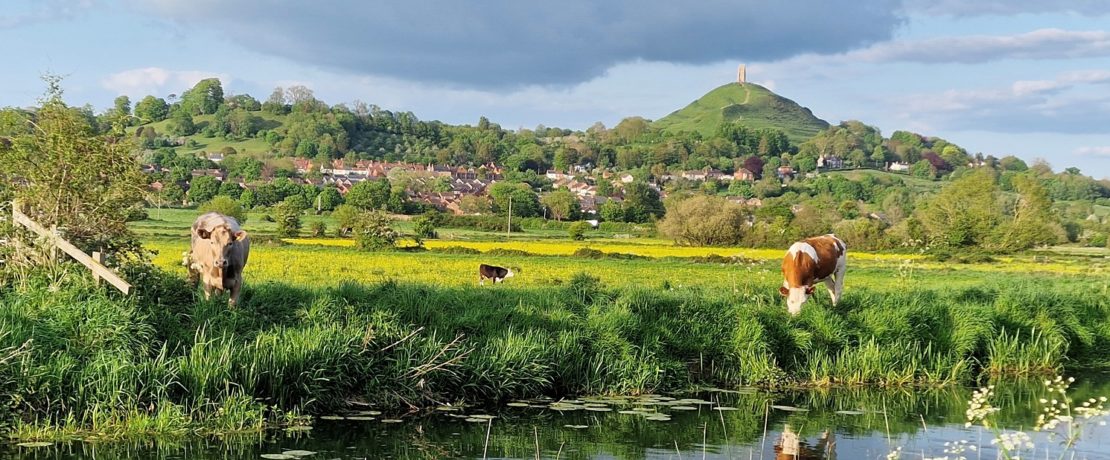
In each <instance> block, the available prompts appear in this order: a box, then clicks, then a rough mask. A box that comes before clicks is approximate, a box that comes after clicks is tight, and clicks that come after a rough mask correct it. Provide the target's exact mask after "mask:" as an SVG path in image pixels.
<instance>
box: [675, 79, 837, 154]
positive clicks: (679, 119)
mask: <svg viewBox="0 0 1110 460" xmlns="http://www.w3.org/2000/svg"><path fill="white" fill-rule="evenodd" d="M737 120H738V121H741V122H742V123H743V124H744V125H745V126H747V127H749V128H754V129H759V128H773V129H780V130H782V131H784V132H785V133H786V135H787V137H789V138H790V140H791V142H794V143H801V142H804V141H805V140H807V139H809V138H811V137H813V136H814V135H816V134H817V133H818V132H819V131H821V130H823V129H825V128H828V127H829V124H828V123H827V122H825V121H823V120H821V119H819V118H817V117H815V116H814V115H813V114H812V113H811V112H810V111H809V110H808V109H806V108H804V107H801V106H799V105H798V104H796V103H795V102H794V101H791V100H789V99H786V98H784V97H782V96H779V95H777V94H775V93H774V92H772V91H770V90H768V89H767V88H764V87H762V86H759V85H757V84H754V83H747V84H744V85H738V84H736V83H728V84H726V85H723V86H719V87H717V88H716V89H714V90H712V91H710V92H708V93H706V94H705V95H704V96H702V97H701V98H699V99H698V100H696V101H694V102H691V103H690V104H689V105H687V106H686V107H684V108H682V109H679V110H676V111H675V112H672V113H671V114H669V115H667V116H665V117H663V118H661V119H659V120H657V121H656V122H655V123H654V124H655V126H658V127H661V128H663V129H665V130H668V131H675V132H677V131H691V132H693V131H696V132H700V133H701V134H703V135H710V134H713V133H714V132H716V129H717V127H718V126H720V124H721V123H723V122H726V121H737Z"/></svg>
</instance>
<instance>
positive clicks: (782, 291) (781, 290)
mask: <svg viewBox="0 0 1110 460" xmlns="http://www.w3.org/2000/svg"><path fill="white" fill-rule="evenodd" d="M779 294H782V295H783V296H784V297H785V296H788V295H790V290H789V289H787V288H786V286H779Z"/></svg>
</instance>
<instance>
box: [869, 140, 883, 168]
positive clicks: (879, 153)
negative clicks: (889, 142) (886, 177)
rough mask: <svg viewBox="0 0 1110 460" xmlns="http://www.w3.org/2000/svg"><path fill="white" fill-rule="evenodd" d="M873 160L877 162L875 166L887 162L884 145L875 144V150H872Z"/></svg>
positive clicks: (880, 165)
mask: <svg viewBox="0 0 1110 460" xmlns="http://www.w3.org/2000/svg"><path fill="white" fill-rule="evenodd" d="M871 161H873V162H875V166H879V167H882V166H883V165H885V164H886V151H885V150H883V146H882V145H876V146H875V150H874V151H873V152H871Z"/></svg>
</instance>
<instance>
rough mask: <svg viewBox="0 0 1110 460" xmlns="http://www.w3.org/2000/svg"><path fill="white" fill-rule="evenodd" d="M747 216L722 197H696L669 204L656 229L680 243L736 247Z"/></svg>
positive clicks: (741, 209) (735, 205)
mask: <svg viewBox="0 0 1110 460" xmlns="http://www.w3.org/2000/svg"><path fill="white" fill-rule="evenodd" d="M747 217H748V216H747V214H746V213H745V211H744V208H742V207H741V206H740V205H738V204H734V203H730V202H729V201H728V200H726V199H724V198H721V197H716V196H703V195H698V196H693V197H690V198H686V199H684V200H680V201H672V202H670V203H668V206H667V214H666V217H665V218H664V219H663V220H662V221H660V222H659V230H660V231H661V232H663V234H664V235H667V236H668V237H670V238H672V239H674V241H675V242H676V243H679V244H690V245H700V246H713V245H731V244H738V243H740V240H741V239H742V238H743V236H744V233H743V232H744V228H746V227H747V223H748V221H747Z"/></svg>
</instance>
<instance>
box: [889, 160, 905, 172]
mask: <svg viewBox="0 0 1110 460" xmlns="http://www.w3.org/2000/svg"><path fill="white" fill-rule="evenodd" d="M886 170H887V171H894V172H905V171H909V170H910V165H909V164H907V163H902V162H894V163H889V164H887V166H886Z"/></svg>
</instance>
